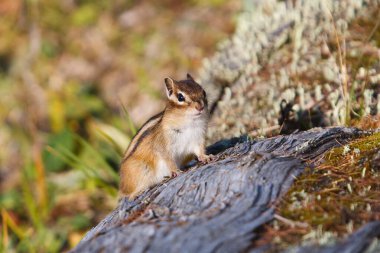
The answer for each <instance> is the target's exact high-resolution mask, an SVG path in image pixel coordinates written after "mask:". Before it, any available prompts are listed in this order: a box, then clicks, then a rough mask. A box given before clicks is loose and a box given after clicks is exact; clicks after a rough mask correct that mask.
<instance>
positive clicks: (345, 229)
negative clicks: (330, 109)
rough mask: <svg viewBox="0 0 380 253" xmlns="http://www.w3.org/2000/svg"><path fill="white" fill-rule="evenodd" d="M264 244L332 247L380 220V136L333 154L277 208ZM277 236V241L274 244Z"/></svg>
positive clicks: (303, 178) (299, 181)
mask: <svg viewBox="0 0 380 253" xmlns="http://www.w3.org/2000/svg"><path fill="white" fill-rule="evenodd" d="M277 214H278V215H277V219H276V221H274V222H272V223H270V224H269V225H267V226H265V228H264V230H265V232H264V235H263V237H262V239H261V240H260V241H259V242H257V243H258V244H265V242H268V241H267V240H269V241H272V243H274V244H275V245H276V246H277V247H278V248H286V247H288V246H289V245H294V244H300V243H301V244H314V243H317V244H329V243H330V242H333V241H334V240H335V239H336V238H337V237H338V236H339V237H341V236H342V235H346V234H350V233H352V231H354V230H356V229H358V228H359V227H361V226H362V225H363V224H366V223H368V222H370V221H373V220H379V219H380V133H374V134H372V135H370V136H367V137H363V138H360V139H357V140H355V141H352V142H351V143H349V144H346V145H342V146H340V147H337V148H334V149H332V150H331V151H329V152H327V153H326V154H325V155H324V157H323V159H322V160H321V162H320V164H319V165H318V166H317V167H315V168H309V169H308V170H306V171H305V173H303V174H302V175H301V176H300V177H299V178H298V179H297V180H296V182H295V183H294V185H293V186H292V187H291V188H290V190H289V192H288V193H287V194H286V195H285V196H284V198H282V200H281V201H280V202H279V203H278V206H277ZM273 237H275V240H272V239H273Z"/></svg>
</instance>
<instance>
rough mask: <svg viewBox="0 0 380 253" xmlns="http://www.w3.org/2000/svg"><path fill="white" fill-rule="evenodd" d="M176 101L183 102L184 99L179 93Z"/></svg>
mask: <svg viewBox="0 0 380 253" xmlns="http://www.w3.org/2000/svg"><path fill="white" fill-rule="evenodd" d="M178 101H179V102H183V101H185V97H184V96H183V95H182V94H181V93H178Z"/></svg>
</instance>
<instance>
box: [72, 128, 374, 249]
mask: <svg viewBox="0 0 380 253" xmlns="http://www.w3.org/2000/svg"><path fill="white" fill-rule="evenodd" d="M365 134H366V132H363V131H360V130H358V129H354V128H342V127H339V128H328V129H313V130H310V131H307V132H301V133H296V134H292V135H288V136H278V137H274V138H270V139H265V140H255V141H249V140H247V138H234V139H231V140H226V141H221V142H218V143H216V144H214V145H212V146H210V147H209V148H208V152H209V153H213V154H216V157H215V160H214V161H212V162H210V163H209V164H205V165H199V164H198V165H196V166H193V167H191V168H189V169H188V170H187V171H186V172H185V173H183V174H181V175H180V176H178V177H176V178H173V179H171V180H168V181H167V182H165V183H163V184H160V185H157V186H155V187H153V188H152V189H150V190H148V191H146V192H145V193H143V194H142V195H141V196H139V197H138V198H137V199H136V200H135V201H133V202H129V201H127V200H126V199H121V200H120V202H119V206H118V207H117V208H116V209H115V210H114V211H113V212H112V213H111V214H110V215H109V216H107V217H106V218H105V219H104V220H103V221H102V222H101V223H99V224H98V225H97V226H96V227H95V228H94V229H92V230H91V231H89V232H88V233H87V235H86V236H85V237H84V239H83V240H82V241H81V242H80V243H79V245H78V246H77V247H76V248H75V249H74V250H73V251H72V252H126V251H128V252H242V251H252V252H263V251H265V248H266V247H261V248H260V249H254V248H252V244H253V242H254V241H255V239H257V238H258V237H259V236H260V234H259V232H258V228H260V226H262V225H263V224H265V223H267V222H269V221H271V220H272V219H273V215H274V205H273V204H274V203H275V201H276V200H278V198H279V197H280V196H282V195H283V194H284V193H286V191H287V190H288V189H289V187H290V186H291V184H292V182H293V181H294V180H295V178H296V177H297V176H298V175H299V174H300V173H302V171H303V170H304V168H305V167H306V166H308V167H310V166H313V164H316V163H318V160H319V158H320V157H321V155H322V154H324V153H325V152H326V151H328V150H330V149H331V148H333V147H336V146H340V145H342V144H344V143H347V142H348V141H349V140H351V139H353V138H357V137H359V136H362V135H365ZM369 226H370V228H367V227H365V228H363V231H358V232H357V233H356V234H355V235H357V236H354V237H355V238H359V239H358V240H359V242H358V241H356V240H347V241H345V242H342V243H340V244H336V245H334V246H332V247H330V248H313V250H314V251H313V252H361V250H363V249H364V248H365V247H367V246H368V245H369V241H370V240H372V239H373V238H374V237H376V236H378V235H379V234H380V225H379V224H378V223H373V224H370V225H369ZM371 226H372V227H371ZM366 231H367V232H366ZM368 231H369V232H368ZM371 231H377V232H371ZM360 238H361V239H360ZM267 249H268V248H267ZM341 249H344V250H346V249H347V250H346V251H341ZM297 250H298V252H310V249H309V248H298V249H297Z"/></svg>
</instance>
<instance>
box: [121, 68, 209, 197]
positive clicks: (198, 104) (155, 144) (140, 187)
mask: <svg viewBox="0 0 380 253" xmlns="http://www.w3.org/2000/svg"><path fill="white" fill-rule="evenodd" d="M165 82H166V88H167V95H168V102H167V105H166V108H165V110H164V111H163V112H161V113H159V114H157V115H155V116H153V117H152V118H150V119H149V120H148V121H147V122H146V123H145V124H144V125H143V126H142V127H141V129H140V130H139V131H138V132H137V134H136V135H135V137H134V138H133V139H132V141H131V143H130V145H129V147H128V149H127V151H126V153H125V155H124V158H123V161H122V164H121V168H120V177H121V181H120V191H121V193H122V194H124V195H127V196H128V197H129V198H130V199H134V198H135V197H136V196H137V195H138V194H139V193H141V192H142V191H144V190H145V189H147V188H149V187H150V186H152V185H154V184H157V183H159V182H160V181H161V180H162V179H163V175H162V173H163V172H164V173H166V172H167V171H168V170H169V171H170V172H171V174H173V173H177V174H178V173H179V170H178V168H177V164H178V161H177V163H176V157H175V155H174V154H175V151H176V150H173V148H172V147H178V145H181V144H178V143H176V141H177V142H178V139H180V138H179V137H178V138H177V137H176V136H177V135H180V134H181V131H183V129H185V131H189V130H186V129H188V128H186V127H187V126H190V127H191V124H192V123H193V122H195V121H196V120H194V117H196V116H197V114H194V113H199V114H200V116H199V117H205V118H204V121H205V122H206V123H205V126H204V128H206V125H207V119H208V108H207V98H206V93H205V92H204V90H203V88H202V87H201V86H200V85H199V84H197V83H196V82H195V81H194V79H193V78H192V77H191V76H190V75H188V78H187V80H182V81H175V80H172V79H170V78H167V79H165ZM179 93H181V94H183V95H184V96H185V97H186V100H185V101H184V102H180V101H179V99H178V95H179ZM202 108H204V109H203V110H202ZM194 115H196V116H194ZM201 120H203V118H201ZM198 122H201V123H202V122H203V121H199V118H198ZM198 124H199V123H198ZM184 127H185V128H184ZM198 129H199V126H198ZM205 131H206V129H204V132H205ZM202 138H203V139H204V137H202ZM173 145H175V146H173ZM191 155H192V154H186V155H184V156H183V157H180V158H181V160H180V164H183V163H185V162H188V159H189V157H191ZM193 155H195V156H197V157H199V158H200V159H203V158H204V157H206V155H205V153H204V140H200V141H199V148H196V150H195V151H194V154H193ZM162 160H163V161H164V165H166V166H164V168H166V169H164V170H163V169H162V164H160V162H161V163H162ZM160 166H161V167H160ZM168 176H171V175H168Z"/></svg>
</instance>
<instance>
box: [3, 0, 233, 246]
mask: <svg viewBox="0 0 380 253" xmlns="http://www.w3.org/2000/svg"><path fill="white" fill-rule="evenodd" d="M239 4H240V1H233V0H207V1H195V0H187V1H174V0H164V1H155V2H153V1H131V0H129V1H121V0H112V1H105V0H102V1H89V0H63V1H58V0H55V1H51V0H23V1H22V0H2V1H1V2H0V34H1V39H0V101H1V106H0V119H1V121H2V124H1V127H0V145H1V147H2V149H1V150H0V179H1V185H0V190H1V192H0V205H1V236H0V239H1V242H0V252H59V251H62V250H67V249H70V248H71V247H73V246H74V245H76V244H77V243H78V241H79V240H80V239H81V238H82V236H83V234H84V233H85V232H86V231H87V230H88V229H89V228H91V226H93V225H94V224H95V223H96V222H98V221H99V220H101V219H102V218H103V217H104V216H105V215H106V214H107V213H108V212H109V211H110V210H112V209H113V208H114V207H115V205H116V204H117V194H118V192H117V189H118V180H119V177H118V166H119V162H120V159H121V156H122V154H123V152H124V150H125V148H126V146H127V145H128V142H129V140H130V138H131V136H133V134H134V133H135V132H136V126H138V125H140V124H141V123H143V121H144V120H146V119H147V118H148V117H149V115H151V114H152V113H154V112H157V111H159V110H160V109H161V108H162V101H161V100H160V97H161V94H162V93H161V83H162V80H163V78H164V77H165V76H168V75H171V76H173V77H178V78H180V76H182V75H183V76H184V75H185V73H186V72H194V71H195V70H196V69H197V68H199V66H200V65H201V61H202V59H203V58H204V57H205V56H209V55H210V54H212V52H213V51H214V49H215V45H216V43H217V42H218V41H220V40H222V39H223V38H225V37H226V36H227V35H228V34H230V33H231V32H232V31H233V27H234V25H233V20H234V14H235V13H236V11H237V10H238V8H239ZM128 112H129V113H128Z"/></svg>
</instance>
